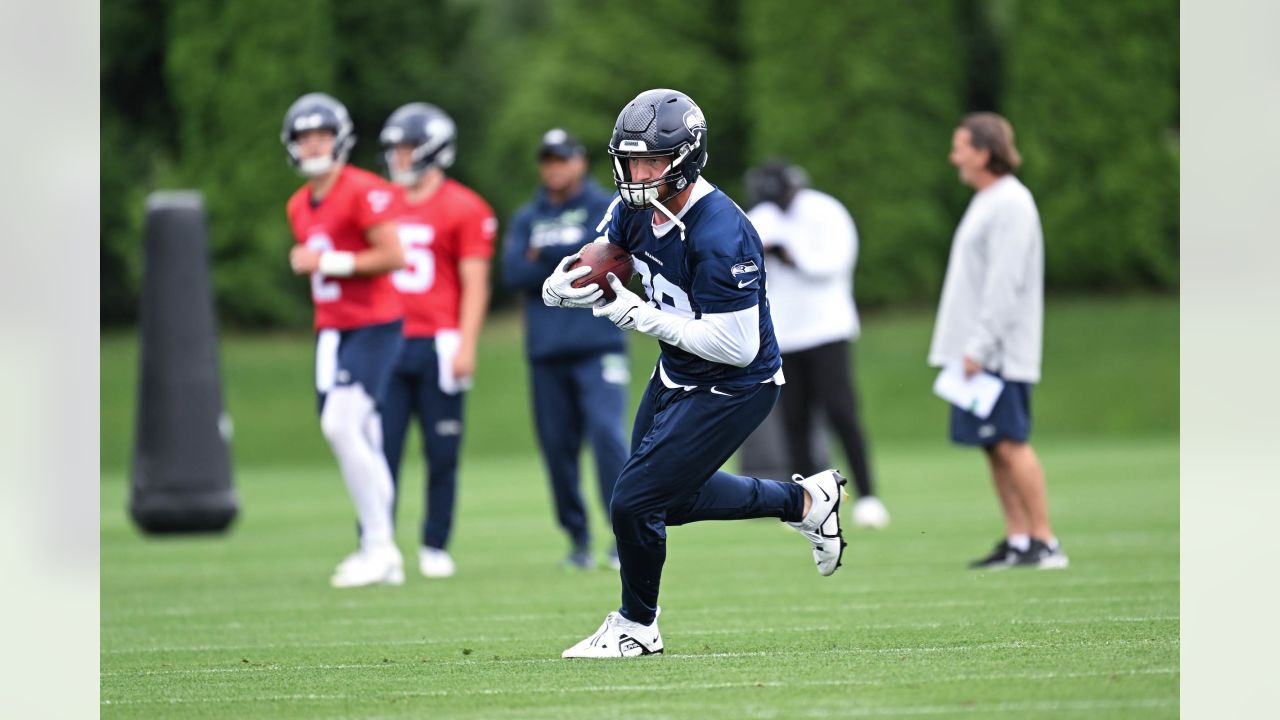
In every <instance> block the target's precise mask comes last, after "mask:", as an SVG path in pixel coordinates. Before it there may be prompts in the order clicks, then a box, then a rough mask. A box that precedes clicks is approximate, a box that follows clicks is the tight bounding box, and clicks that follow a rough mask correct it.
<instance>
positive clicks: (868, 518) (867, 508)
mask: <svg viewBox="0 0 1280 720" xmlns="http://www.w3.org/2000/svg"><path fill="white" fill-rule="evenodd" d="M853 524H854V525H856V526H857V527H860V528H870V529H872V530H883V529H885V528H887V527H889V511H888V509H886V508H885V506H884V503H882V502H880V498H878V497H876V496H875V495H866V496H863V497H860V498H858V500H857V501H856V502H854V503H853Z"/></svg>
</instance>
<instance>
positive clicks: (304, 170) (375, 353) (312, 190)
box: [280, 93, 404, 587]
mask: <svg viewBox="0 0 1280 720" xmlns="http://www.w3.org/2000/svg"><path fill="white" fill-rule="evenodd" d="M280 139H281V141H282V142H283V143H284V146H285V149H286V150H287V151H288V153H289V161H290V162H291V163H292V164H293V166H294V167H295V168H297V169H298V172H299V173H301V174H302V175H303V176H304V177H306V178H307V182H306V184H305V185H303V186H302V187H301V188H299V189H298V191H297V192H295V193H294V194H293V197H291V198H289V203H288V205H287V206H286V211H287V213H288V216H289V226H290V228H291V229H292V230H293V235H294V239H295V240H296V244H295V245H294V247H293V249H292V250H291V251H290V253H289V263H290V265H291V266H292V268H293V271H294V272H295V273H298V274H299V275H302V274H307V275H310V276H311V298H312V300H313V301H314V302H315V308H316V315H315V327H316V332H317V341H316V392H317V394H318V396H319V400H320V428H321V430H322V431H323V433H324V436H325V439H326V440H328V441H329V446H330V447H331V448H332V449H333V454H334V455H335V456H336V457H337V459H338V465H339V466H340V467H341V470H342V477H343V480H344V481H345V482H346V485H347V490H348V492H349V493H350V494H351V499H352V501H353V502H354V503H355V508H356V516H357V517H358V519H359V522H360V547H359V548H358V549H357V551H356V552H354V553H352V554H351V555H349V556H348V557H347V558H346V559H345V560H343V561H342V563H341V564H339V565H338V568H337V570H336V571H335V572H334V574H333V577H332V578H331V579H330V583H331V584H332V585H333V586H334V587H359V586H362V585H374V584H379V583H387V584H395V585H398V584H400V583H402V582H404V561H403V559H402V558H401V556H400V551H399V550H397V549H396V546H395V542H394V540H393V537H392V521H391V513H392V503H393V501H394V489H393V486H392V483H391V472H390V470H389V469H388V468H387V463H386V458H385V456H384V455H383V453H382V438H381V430H382V421H381V418H380V416H379V403H380V400H381V397H382V393H383V391H384V389H385V386H386V383H387V378H388V375H389V374H390V371H391V363H392V361H393V359H394V358H395V354H396V351H397V350H398V349H399V346H400V343H401V335H400V330H401V326H402V322H401V317H402V316H403V311H402V309H401V305H400V298H399V295H398V294H397V293H396V290H395V287H394V286H393V285H392V283H391V279H390V276H389V275H388V273H389V272H391V271H393V270H396V269H398V268H401V267H403V266H404V252H403V250H402V249H401V247H400V241H399V238H398V237H397V234H396V224H395V216H394V214H393V210H394V202H395V196H394V194H393V192H392V189H391V187H390V186H388V185H387V183H386V182H385V181H383V180H382V178H380V177H378V176H377V175H374V174H372V173H369V172H365V171H364V170H360V169H359V168H355V167H352V166H350V165H347V163H346V159H347V154H348V153H349V152H350V151H351V146H352V145H354V144H355V135H354V134H353V127H352V124H351V117H350V115H349V114H348V113H347V109H346V107H344V106H343V105H342V103H340V102H338V101H337V100H335V99H334V98H332V97H330V96H328V95H325V94H323V93H310V94H308V95H303V96H302V97H301V98H299V99H298V100H297V101H295V102H294V103H293V105H292V106H290V107H289V110H288V112H287V113H285V118H284V129H283V130H282V131H281V135H280Z"/></svg>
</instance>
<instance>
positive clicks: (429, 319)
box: [392, 179, 498, 337]
mask: <svg viewBox="0 0 1280 720" xmlns="http://www.w3.org/2000/svg"><path fill="white" fill-rule="evenodd" d="M396 200H397V202H396V206H397V208H398V210H397V219H398V220H399V224H400V243H401V244H402V245H403V246H404V259H405V267H404V268H403V269H401V270H397V271H396V272H395V273H393V274H392V280H393V281H394V282H395V287H396V289H397V290H399V291H400V295H401V298H402V299H403V301H404V310H405V322H404V334H405V335H406V336H408V337H432V336H434V335H435V334H436V333H437V332H439V331H440V330H456V329H457V327H458V316H459V312H460V310H461V307H460V306H461V302H460V300H461V298H462V283H461V282H460V281H459V278H458V263H459V262H460V261H461V260H462V259H463V258H486V259H488V258H491V257H493V238H494V235H496V234H497V232H498V220H497V218H495V217H494V215H493V209H492V208H490V207H489V203H487V202H485V201H484V198H481V197H480V196H479V195H477V194H476V193H475V191H473V190H471V189H470V188H468V187H467V186H466V185H463V184H462V183H460V182H457V181H454V180H451V179H445V181H444V183H443V184H442V185H441V186H440V188H439V189H438V190H436V191H435V193H434V194H432V196H431V197H429V198H427V199H426V201H425V202H422V203H420V204H417V205H411V204H409V202H408V201H407V200H405V188H401V187H397V188H396Z"/></svg>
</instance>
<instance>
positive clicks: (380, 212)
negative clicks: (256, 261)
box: [286, 165, 404, 330]
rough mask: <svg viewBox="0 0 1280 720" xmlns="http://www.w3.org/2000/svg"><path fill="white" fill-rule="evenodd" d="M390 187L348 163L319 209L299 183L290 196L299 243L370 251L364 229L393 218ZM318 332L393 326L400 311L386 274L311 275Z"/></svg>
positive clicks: (317, 247) (288, 208) (291, 221)
mask: <svg viewBox="0 0 1280 720" xmlns="http://www.w3.org/2000/svg"><path fill="white" fill-rule="evenodd" d="M394 210H395V194H394V193H393V192H392V188H391V186H390V185H389V184H388V183H387V182H386V181H385V180H383V179H382V178H380V177H378V176H377V175H374V174H373V173H371V172H366V171H364V170H361V169H360V168H357V167H352V166H351V165H347V166H345V167H343V168H342V171H341V173H340V174H339V175H338V181H337V182H336V183H334V185H333V187H332V188H331V189H330V190H329V193H328V194H327V195H325V197H324V199H323V200H321V201H320V204H319V205H316V206H313V205H312V203H311V187H310V185H303V186H302V187H301V188H299V190H298V191H297V192H295V193H294V194H293V197H291V198H289V204H288V205H287V206H286V211H287V212H288V214H289V226H290V227H291V228H292V229H293V236H294V238H295V239H296V240H297V242H299V243H303V244H305V245H306V246H307V247H309V248H311V249H313V250H318V251H321V252H323V251H325V250H343V251H346V252H353V253H355V252H360V251H362V250H367V249H369V241H368V240H366V239H365V231H367V230H368V229H369V228H371V227H373V226H375V225H380V224H382V223H385V222H392V221H394V220H395V212H394ZM311 299H312V301H314V302H315V305H316V323H315V326H316V329H317V330H319V329H323V328H336V329H338V330H347V329H350V328H357V327H364V326H366V325H377V324H381V323H386V322H391V321H392V320H396V319H398V318H400V317H401V316H402V315H403V313H404V311H403V308H402V307H401V304H400V297H399V295H398V294H397V293H396V290H395V286H393V285H392V283H391V277H390V275H375V276H373V277H328V276H326V275H321V274H320V273H312V274H311Z"/></svg>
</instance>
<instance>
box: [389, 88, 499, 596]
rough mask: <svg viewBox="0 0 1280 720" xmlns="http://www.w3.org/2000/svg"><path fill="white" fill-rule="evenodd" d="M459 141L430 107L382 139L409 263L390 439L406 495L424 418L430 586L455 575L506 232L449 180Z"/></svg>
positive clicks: (402, 273) (422, 556) (404, 110)
mask: <svg viewBox="0 0 1280 720" xmlns="http://www.w3.org/2000/svg"><path fill="white" fill-rule="evenodd" d="M456 136H457V131H456V128H455V126H454V123H453V120H452V119H450V118H449V116H448V115H446V114H445V113H444V111H442V110H441V109H440V108H437V107H435V106H434V105H428V104H427V103H421V102H416V103H410V104H408V105H404V106H401V107H400V108H398V109H397V110H396V111H395V112H394V113H392V114H391V117H389V118H387V122H386V124H385V125H384V126H383V128H382V135H381V141H382V147H383V151H384V153H385V155H384V158H385V160H386V165H387V170H388V173H389V174H390V176H391V180H392V181H393V182H394V183H395V186H396V189H395V192H396V196H397V203H396V206H397V210H396V215H397V217H398V220H399V231H400V243H401V244H402V245H403V247H404V254H405V260H406V265H405V267H404V268H403V269H401V270H398V271H397V272H396V273H395V274H394V275H392V280H393V282H394V283H395V288H396V289H397V290H399V291H400V295H401V298H402V299H403V301H404V307H405V324H404V335H405V342H404V345H403V347H402V348H401V350H400V353H399V355H398V356H397V357H396V359H395V366H394V369H393V371H392V374H391V381H390V384H389V386H388V389H387V396H386V408H385V410H384V411H383V415H382V421H383V440H384V446H385V451H386V457H387V463H388V465H389V466H390V468H391V477H392V482H393V483H396V485H397V489H398V482H399V471H400V459H401V456H402V455H403V453H404V440H405V433H406V432H407V431H408V429H409V421H410V418H411V416H413V415H417V417H418V422H419V427H420V428H421V430H422V438H423V440H422V445H423V452H424V454H425V455H426V460H427V480H426V488H427V491H426V513H425V514H426V519H425V520H424V521H423V523H422V546H421V548H420V549H419V553H418V560H419V562H418V565H419V569H420V570H421V571H422V574H423V575H425V576H427V577H431V578H443V577H449V576H451V575H453V573H454V562H453V558H452V557H450V555H449V553H448V550H447V549H446V548H447V547H448V543H449V534H450V530H451V529H452V527H453V509H454V500H455V495H456V491H457V486H458V452H459V448H460V446H461V444H462V421H463V418H462V415H463V394H464V392H465V391H466V390H467V388H469V387H470V386H471V382H472V377H473V376H474V375H475V369H476V341H477V340H478V339H479V336H480V328H481V326H482V325H483V324H484V315H485V309H486V308H487V306H488V304H489V262H490V258H491V257H492V256H493V238H494V235H495V234H496V233H497V230H498V221H497V219H496V218H495V217H494V214H493V210H492V209H490V207H489V204H488V203H486V202H485V201H484V199H482V198H481V197H480V196H479V195H477V194H476V193H475V192H474V191H472V190H471V189H469V188H467V187H466V186H465V185H463V184H461V183H459V182H457V181H456V180H453V179H451V178H449V177H447V176H446V175H445V170H446V169H447V168H448V167H449V166H450V165H452V164H453V160H454V155H455V144H454V141H455V138H456ZM397 494H398V492H397Z"/></svg>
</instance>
